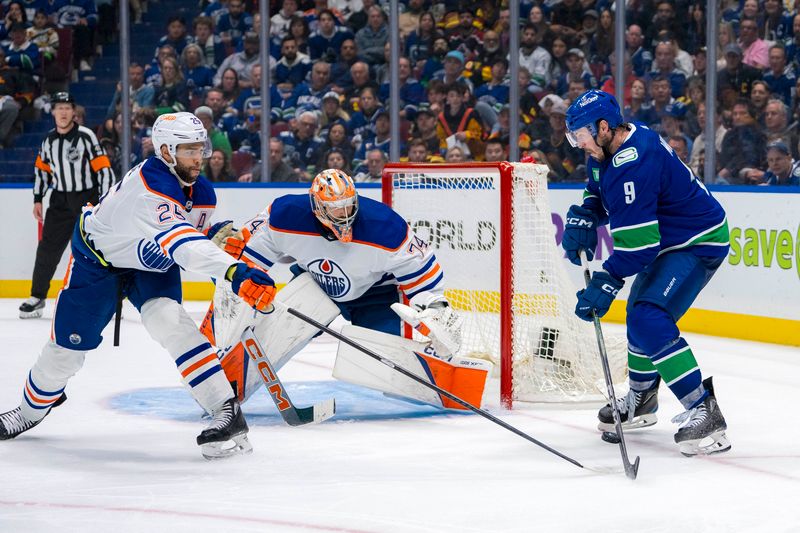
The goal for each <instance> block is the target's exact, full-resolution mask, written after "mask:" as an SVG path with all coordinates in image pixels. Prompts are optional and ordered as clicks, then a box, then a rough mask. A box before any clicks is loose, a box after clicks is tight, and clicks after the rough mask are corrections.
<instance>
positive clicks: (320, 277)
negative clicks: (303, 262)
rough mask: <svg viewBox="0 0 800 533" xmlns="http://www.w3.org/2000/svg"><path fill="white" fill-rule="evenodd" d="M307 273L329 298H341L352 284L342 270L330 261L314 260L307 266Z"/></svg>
mask: <svg viewBox="0 0 800 533" xmlns="http://www.w3.org/2000/svg"><path fill="white" fill-rule="evenodd" d="M308 272H309V273H310V274H311V275H312V276H314V279H315V280H316V281H317V283H318V284H319V286H320V287H322V289H323V290H324V291H325V293H326V294H327V295H328V296H330V297H331V298H342V297H343V296H345V295H346V294H347V293H348V292H350V287H351V286H352V283H351V281H350V278H349V277H347V275H346V274H345V273H344V270H342V268H341V267H340V266H339V265H337V264H336V263H335V262H333V261H331V260H330V259H316V260H314V261H312V262H311V263H309V264H308Z"/></svg>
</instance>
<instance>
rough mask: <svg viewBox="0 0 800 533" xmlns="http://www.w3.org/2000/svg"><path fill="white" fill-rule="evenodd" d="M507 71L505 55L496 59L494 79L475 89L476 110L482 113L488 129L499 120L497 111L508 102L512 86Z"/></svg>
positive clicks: (493, 67) (493, 72)
mask: <svg viewBox="0 0 800 533" xmlns="http://www.w3.org/2000/svg"><path fill="white" fill-rule="evenodd" d="M507 72H508V61H507V60H506V59H505V58H503V57H500V58H497V59H495V61H494V63H493V64H492V79H491V80H489V82H488V83H484V84H483V85H480V86H479V87H478V88H477V89H475V111H477V112H478V113H479V114H480V115H481V120H483V122H484V124H486V125H487V126H488V127H487V129H488V130H491V129H492V127H493V126H494V125H495V123H496V122H497V112H498V111H500V109H501V108H502V107H503V106H504V105H505V104H507V103H508V98H509V94H510V92H511V87H510V83H509V80H508V78H507V76H506V74H507Z"/></svg>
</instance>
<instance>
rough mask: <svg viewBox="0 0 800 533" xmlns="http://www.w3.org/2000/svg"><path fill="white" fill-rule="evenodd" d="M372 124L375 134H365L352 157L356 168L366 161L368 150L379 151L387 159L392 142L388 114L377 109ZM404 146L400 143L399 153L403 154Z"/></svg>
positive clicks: (382, 109)
mask: <svg viewBox="0 0 800 533" xmlns="http://www.w3.org/2000/svg"><path fill="white" fill-rule="evenodd" d="M374 123H375V125H374V130H375V132H374V133H368V134H367V137H366V138H365V139H364V142H362V143H361V145H360V146H359V147H358V150H356V152H355V155H354V156H353V166H354V167H356V168H358V166H359V165H360V164H361V163H363V162H364V161H365V160H366V158H367V154H368V153H369V151H370V150H381V151H383V153H384V154H385V155H386V157H387V159H388V157H389V145H390V143H391V142H392V139H391V136H390V135H391V127H390V122H389V112H388V111H387V110H386V109H385V108H380V109H378V111H377V112H376V113H375V120H374ZM404 144H405V143H401V146H400V152H401V153H403V152H405V146H403V145H404Z"/></svg>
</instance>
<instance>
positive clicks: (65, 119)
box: [19, 92, 114, 318]
mask: <svg viewBox="0 0 800 533" xmlns="http://www.w3.org/2000/svg"><path fill="white" fill-rule="evenodd" d="M51 105H52V112H53V117H54V118H55V122H56V127H55V129H53V130H50V133H48V134H47V137H46V138H45V139H44V141H43V142H42V147H41V149H40V151H39V155H37V156H36V163H35V169H34V173H35V177H34V182H33V216H34V217H35V218H36V220H38V221H39V222H42V221H44V226H43V227H42V239H41V240H40V241H39V247H38V248H37V249H36V263H35V264H34V267H33V284H32V286H31V297H30V298H28V299H27V300H25V301H24V302H23V303H22V305H20V307H19V317H20V318H38V317H40V316H42V309H44V303H45V299H46V298H47V290H48V289H49V288H50V281H51V280H52V279H53V274H55V271H56V268H57V267H58V263H59V261H61V256H62V255H63V253H64V249H65V248H66V247H67V244H69V240H70V237H71V236H72V231H73V229H74V227H75V222H76V221H77V220H78V216H79V215H80V214H81V208H82V207H83V206H84V205H86V203H87V202H91V203H93V204H96V203H97V202H98V199H99V198H100V197H101V196H102V195H103V194H105V193H106V191H108V188H109V187H110V186H111V183H112V182H113V181H114V172H113V170H111V161H109V159H108V156H107V155H106V152H105V150H103V147H102V146H100V143H99V142H97V137H96V136H95V134H94V132H93V131H92V130H90V129H89V128H85V127H83V126H80V125H78V123H76V122H75V120H74V119H75V99H74V98H73V97H72V96H71V95H70V94H69V93H66V92H59V93H56V94H55V95H54V96H53V98H52V100H51ZM51 185H52V187H53V192H52V193H51V194H50V205H49V206H48V208H47V216H45V217H42V199H43V198H44V195H45V194H46V193H47V189H48V188H49V187H50V186H51Z"/></svg>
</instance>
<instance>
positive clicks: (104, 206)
mask: <svg viewBox="0 0 800 533" xmlns="http://www.w3.org/2000/svg"><path fill="white" fill-rule="evenodd" d="M153 145H154V146H155V147H156V155H155V156H153V157H151V158H149V159H148V160H146V161H145V162H143V163H141V164H139V165H137V166H136V167H134V168H133V169H131V170H130V171H129V172H128V173H127V175H126V176H125V177H124V179H122V180H121V181H120V182H119V183H118V184H117V185H116V186H115V187H113V188H112V189H111V190H110V191H109V192H108V194H106V195H105V196H104V197H103V198H101V200H100V202H99V203H98V205H96V206H87V207H85V208H84V211H83V214H82V215H81V217H80V219H79V221H78V223H77V224H76V227H75V231H74V233H73V237H72V257H71V258H70V261H69V264H68V267H67V273H66V276H65V279H64V286H63V288H62V289H61V292H60V293H59V296H58V299H57V300H56V309H55V315H54V318H53V327H52V329H51V335H50V339H49V340H48V342H47V343H46V344H45V346H44V348H43V349H42V351H41V353H40V355H39V358H38V360H37V361H36V364H35V365H34V366H33V368H31V370H30V372H29V373H28V376H27V380H26V382H25V386H24V388H23V395H22V402H21V405H20V406H19V407H17V408H16V409H14V410H12V411H8V412H6V413H3V414H1V415H0V440H4V439H11V438H14V437H16V436H18V435H19V434H20V433H23V432H24V431H27V430H29V429H31V428H32V427H34V426H36V425H37V424H39V423H40V422H41V421H42V419H43V418H44V417H45V416H46V415H47V414H48V413H49V412H50V410H51V409H52V408H53V407H55V406H58V405H60V404H61V403H63V402H64V400H65V399H66V394H65V393H64V389H65V387H66V384H67V381H68V380H69V378H70V377H72V376H73V375H74V374H75V373H76V372H77V371H78V370H79V369H80V368H81V367H82V366H83V362H84V357H85V355H86V352H87V351H89V350H93V349H95V348H97V346H98V345H99V344H100V342H101V341H102V337H101V332H102V330H103V328H104V327H105V326H106V324H108V322H109V320H110V319H111V317H112V315H113V314H114V309H115V306H116V301H117V298H118V294H120V293H121V294H123V295H125V296H127V298H128V299H129V300H130V301H131V303H132V304H133V305H134V306H135V307H136V308H137V309H138V310H139V312H140V314H141V317H142V324H143V325H144V327H145V329H147V331H148V333H150V335H151V336H152V337H153V339H155V340H156V341H158V342H159V343H160V344H161V345H162V346H163V347H164V348H165V349H166V350H167V351H168V352H169V354H170V355H171V356H172V357H173V359H174V360H175V364H176V365H177V367H178V371H179V372H180V374H181V377H182V379H183V382H184V383H185V385H186V386H187V387H188V388H189V390H190V391H191V393H192V395H193V397H194V398H195V399H196V400H197V402H198V403H199V404H200V405H201V406H202V407H203V408H204V409H205V410H206V411H207V412H208V413H210V414H211V415H212V420H211V423H210V424H209V426H208V427H207V428H206V429H205V430H203V431H202V432H201V433H200V435H199V436H198V437H197V443H198V444H199V445H200V446H201V450H202V453H203V455H204V456H205V457H206V458H209V459H211V458H217V457H225V456H228V455H234V454H236V453H243V452H247V451H250V450H251V449H252V448H251V447H250V444H249V442H248V441H247V431H248V428H247V423H246V422H245V420H244V417H243V415H242V412H241V409H240V407H239V403H238V401H237V399H236V398H235V396H234V394H233V391H232V389H231V387H230V384H229V383H228V381H227V380H226V379H225V374H224V373H223V372H221V370H222V369H221V367H220V364H219V360H218V359H217V357H216V355H215V354H216V351H215V349H214V347H212V346H211V344H210V343H209V342H208V339H206V338H205V337H204V336H203V335H201V334H200V333H199V332H198V330H197V327H196V325H195V323H194V321H193V320H192V319H191V318H190V317H189V315H188V314H187V312H186V311H185V310H184V308H183V307H182V306H181V276H180V268H183V269H185V270H188V271H192V272H197V273H199V274H204V275H206V276H208V277H210V278H216V279H227V280H229V281H230V282H231V284H232V287H233V290H235V291H236V292H237V293H238V295H239V296H240V297H241V298H242V300H244V301H245V302H247V303H248V304H249V305H251V306H252V307H253V308H255V309H258V310H264V309H265V308H266V307H267V306H269V305H270V302H271V300H272V298H273V296H274V294H275V287H274V283H273V282H272V280H271V279H270V277H269V276H268V275H267V274H266V272H264V271H263V270H260V269H258V268H253V267H250V266H248V265H246V264H245V263H244V262H241V261H237V260H236V259H234V258H232V257H231V256H230V255H229V254H226V253H224V252H222V251H221V250H220V249H219V248H218V247H217V246H215V245H214V244H213V243H212V242H211V241H210V240H209V239H208V237H207V236H206V235H204V234H203V230H204V229H206V228H207V227H208V221H209V219H210V217H211V215H212V213H213V211H214V207H215V204H216V196H215V195H214V191H213V188H212V187H211V185H210V183H209V182H208V181H207V180H206V179H205V178H202V177H200V166H201V164H202V161H203V157H204V156H205V155H206V152H208V151H209V150H208V148H207V146H208V143H207V136H206V130H205V128H204V127H203V125H202V123H201V122H200V120H198V119H197V118H196V117H195V116H194V115H192V114H191V113H174V114H167V115H162V116H160V117H159V118H158V120H156V122H155V124H154V125H153ZM230 441H233V444H231V443H230Z"/></svg>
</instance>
